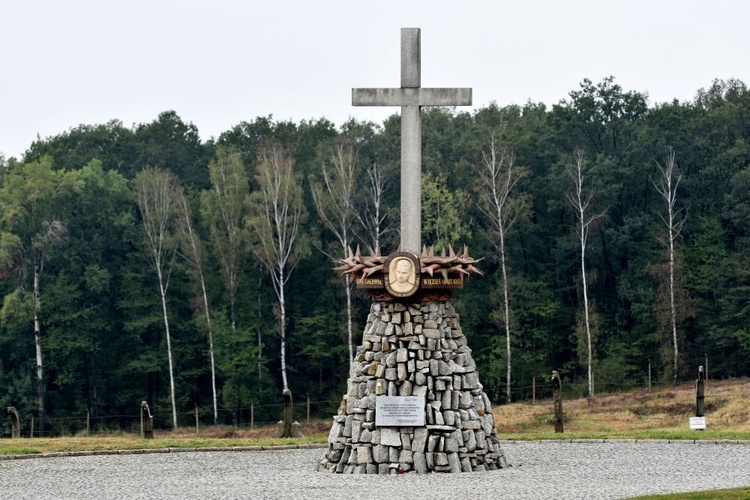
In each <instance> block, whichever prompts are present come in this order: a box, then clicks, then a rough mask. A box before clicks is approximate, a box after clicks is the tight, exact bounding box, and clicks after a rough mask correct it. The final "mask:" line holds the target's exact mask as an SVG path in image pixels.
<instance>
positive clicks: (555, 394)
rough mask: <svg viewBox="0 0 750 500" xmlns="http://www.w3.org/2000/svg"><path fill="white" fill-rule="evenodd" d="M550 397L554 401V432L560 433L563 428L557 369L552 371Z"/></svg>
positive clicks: (560, 384)
mask: <svg viewBox="0 0 750 500" xmlns="http://www.w3.org/2000/svg"><path fill="white" fill-rule="evenodd" d="M552 399H554V402H555V432H557V433H562V432H564V429H563V400H562V380H560V374H559V373H557V371H553V372H552Z"/></svg>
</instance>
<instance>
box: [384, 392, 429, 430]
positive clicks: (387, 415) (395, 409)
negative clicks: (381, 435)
mask: <svg viewBox="0 0 750 500" xmlns="http://www.w3.org/2000/svg"><path fill="white" fill-rule="evenodd" d="M424 405H425V399H424V396H378V397H377V398H376V399H375V425H377V426H378V427H423V426H424Z"/></svg>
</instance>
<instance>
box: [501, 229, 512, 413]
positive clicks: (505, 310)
mask: <svg viewBox="0 0 750 500" xmlns="http://www.w3.org/2000/svg"><path fill="white" fill-rule="evenodd" d="M500 268H501V269H502V271H503V313H504V315H505V355H506V357H507V358H508V362H507V367H506V373H505V384H506V398H507V402H508V403H510V402H511V367H512V362H511V350H510V294H509V292H508V270H507V268H506V266H505V231H502V232H501V233H500Z"/></svg>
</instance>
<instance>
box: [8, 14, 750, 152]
mask: <svg viewBox="0 0 750 500" xmlns="http://www.w3.org/2000/svg"><path fill="white" fill-rule="evenodd" d="M748 19H750V2H748V1H747V0H705V1H699V0H629V1H627V2H624V1H620V2H607V1H604V0H567V1H559V0H548V1H541V0H536V1H535V0H523V1H522V0H512V1H505V0H484V1H477V0H463V1H458V0H454V1H446V0H378V1H361V0H263V1H258V0H211V1H208V0H181V1H176V0H175V1H165V0H129V1H127V2H126V1H118V2H113V1H106V0H65V1H60V0H23V1H21V0H0V152H2V153H4V154H5V156H6V158H8V157H11V156H16V157H18V158H20V155H21V154H22V153H23V152H24V151H25V150H26V149H27V148H28V147H29V146H30V145H31V142H32V141H33V140H34V139H35V138H36V137H37V135H39V136H40V137H42V138H45V137H48V136H52V135H56V134H59V133H61V132H64V131H66V130H68V129H70V128H71V127H75V126H78V125H80V124H99V123H105V122H107V121H109V120H111V119H119V120H121V121H122V122H123V123H124V124H125V125H126V126H132V125H133V124H137V123H144V122H150V121H153V120H154V119H155V118H156V117H157V115H158V114H159V113H160V112H162V111H166V110H175V111H176V112H177V113H178V114H179V115H180V117H181V118H182V119H183V120H184V121H185V122H192V123H194V124H195V125H196V126H197V127H198V130H199V132H200V134H201V138H202V139H204V140H205V139H208V138H210V137H212V136H214V137H216V136H218V135H219V134H220V133H221V132H223V131H226V130H228V129H229V128H230V127H232V126H233V125H236V124H238V123H239V122H240V121H242V120H248V121H250V120H253V119H254V118H255V117H257V116H266V115H273V117H274V119H276V120H289V119H291V120H294V121H295V122H299V121H300V120H303V119H305V120H310V119H318V118H322V117H325V118H328V119H329V120H331V121H333V122H334V123H335V124H336V125H337V126H340V125H341V124H342V123H343V122H344V121H345V120H346V119H347V118H348V117H350V116H353V117H356V118H357V119H360V120H364V119H368V120H373V121H375V122H378V123H380V122H382V121H383V119H384V118H386V117H387V116H389V115H390V114H392V113H395V112H397V111H398V110H397V109H394V108H360V107H357V108H353V107H352V106H351V88H352V87H398V86H399V82H400V55H399V45H400V28H402V27H419V28H422V85H423V86H424V87H472V88H473V89H474V109H476V108H479V107H483V106H486V105H487V104H489V103H490V102H491V101H496V102H497V103H498V104H499V105H501V106H502V105H506V104H512V103H515V104H524V103H525V102H527V101H529V100H531V101H534V102H544V103H547V104H548V105H549V104H554V103H557V102H559V101H560V100H561V99H565V98H566V97H567V95H568V92H570V91H571V90H574V89H577V88H578V84H579V83H580V82H581V81H582V80H583V79H584V78H590V79H591V80H593V81H594V82H599V81H601V79H602V78H603V77H605V76H608V75H613V76H614V77H615V79H616V80H615V81H616V82H617V83H619V84H620V85H621V86H622V87H623V88H624V89H625V90H636V91H640V92H647V93H648V94H649V96H650V103H651V104H654V103H658V102H665V101H671V100H672V99H674V98H677V99H680V100H681V101H683V100H690V99H692V98H693V97H694V96H695V92H696V91H697V90H698V89H699V88H701V87H708V86H709V85H710V84H711V82H712V80H713V79H714V78H722V79H727V78H733V77H734V78H739V79H741V80H742V81H744V82H745V83H747V84H750V64H748V59H749V57H748V53H750V39H749V38H748V36H747V33H748V31H747V22H748Z"/></svg>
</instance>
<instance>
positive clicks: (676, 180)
mask: <svg viewBox="0 0 750 500" xmlns="http://www.w3.org/2000/svg"><path fill="white" fill-rule="evenodd" d="M657 166H658V168H659V172H660V173H661V179H660V180H659V183H658V184H657V183H656V182H653V181H652V182H653V184H654V187H655V188H656V190H657V191H658V192H659V194H660V195H661V196H662V198H664V202H665V204H666V206H667V218H666V219H664V217H663V216H662V221H664V223H665V225H666V226H667V242H666V243H667V248H668V250H669V283H668V284H667V285H668V286H667V288H668V293H669V323H670V330H671V334H672V356H673V359H672V383H673V384H677V375H678V370H679V358H680V352H679V342H678V336H677V302H676V298H675V248H674V242H675V240H676V239H677V238H678V237H679V235H680V232H681V231H682V226H683V225H684V224H685V220H686V215H685V214H683V216H682V217H680V218H679V219H678V217H677V215H678V212H679V210H676V209H675V207H676V204H677V187H678V186H679V185H680V181H681V180H682V175H681V174H680V173H679V172H675V169H676V167H677V165H676V163H675V154H674V151H671V150H670V151H669V155H668V156H667V163H666V165H665V166H661V165H659V164H658V163H657ZM680 210H681V209H680Z"/></svg>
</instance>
